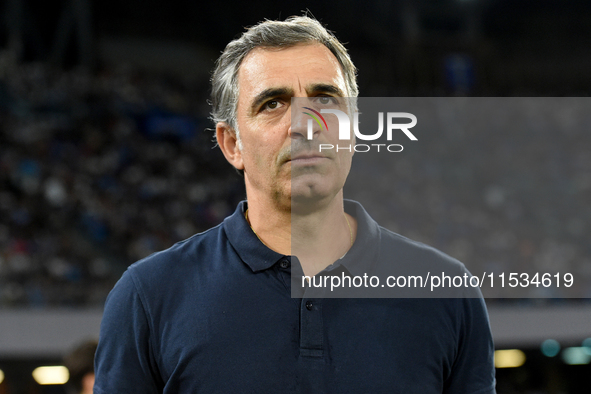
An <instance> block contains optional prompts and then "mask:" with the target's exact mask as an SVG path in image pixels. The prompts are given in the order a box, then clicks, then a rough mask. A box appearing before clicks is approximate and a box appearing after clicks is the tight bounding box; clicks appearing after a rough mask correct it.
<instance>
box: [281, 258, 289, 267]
mask: <svg viewBox="0 0 591 394" xmlns="http://www.w3.org/2000/svg"><path fill="white" fill-rule="evenodd" d="M279 266H280V267H281V268H283V269H285V268H287V267H289V261H287V260H281V262H280V263H279Z"/></svg>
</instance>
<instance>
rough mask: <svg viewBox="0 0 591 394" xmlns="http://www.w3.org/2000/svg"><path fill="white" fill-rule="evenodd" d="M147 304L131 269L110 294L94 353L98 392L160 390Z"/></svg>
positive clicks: (99, 393) (102, 393) (148, 391)
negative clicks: (144, 303)
mask: <svg viewBox="0 0 591 394" xmlns="http://www.w3.org/2000/svg"><path fill="white" fill-rule="evenodd" d="M158 376H159V374H158V373H157V366H156V362H155V360H154V357H153V352H152V348H151V346H150V329H149V323H148V318H147V314H146V309H145V306H144V305H143V303H142V300H141V297H140V295H139V294H138V291H137V288H136V286H135V284H134V280H133V277H132V274H131V272H130V271H129V270H128V271H126V272H125V273H124V274H123V276H122V277H121V279H120V280H119V281H118V282H117V284H116V285H115V287H114V288H113V290H112V291H111V292H110V293H109V296H108V297H107V301H106V303H105V311H104V314H103V319H102V322H101V329H100V336H99V344H98V348H97V352H96V356H95V385H94V393H95V394H114V393H126V394H133V393H138V394H140V393H141V394H152V393H161V392H162V389H161V387H162V384H161V383H160V382H159V380H160V379H159V378H158Z"/></svg>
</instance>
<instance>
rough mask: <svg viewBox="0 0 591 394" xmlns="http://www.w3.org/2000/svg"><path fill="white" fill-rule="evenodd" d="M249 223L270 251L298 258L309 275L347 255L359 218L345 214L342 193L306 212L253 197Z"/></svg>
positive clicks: (250, 205)
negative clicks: (356, 219)
mask: <svg viewBox="0 0 591 394" xmlns="http://www.w3.org/2000/svg"><path fill="white" fill-rule="evenodd" d="M248 221H249V223H250V226H251V227H252V229H253V231H254V232H255V233H256V235H257V236H258V237H259V239H260V240H261V242H263V243H264V244H265V245H266V246H267V247H268V248H270V249H272V250H274V251H276V252H278V253H281V254H286V255H294V256H297V257H298V259H299V260H300V262H301V264H302V268H303V270H304V274H305V275H308V276H312V275H315V274H317V273H318V272H320V271H322V270H323V269H324V268H326V267H327V266H328V265H330V264H332V263H334V262H335V261H336V260H338V259H339V258H341V257H342V256H343V255H345V254H346V253H347V251H348V250H349V249H350V248H351V246H352V241H353V240H354V239H355V234H356V229H357V222H356V221H355V219H354V218H353V217H351V216H350V215H347V214H345V211H344V206H343V197H342V191H340V192H339V193H338V194H337V196H335V198H333V199H332V200H331V201H330V202H329V203H328V204H325V205H323V206H321V207H317V209H306V210H305V211H303V210H299V209H293V210H292V209H291V207H290V206H288V207H284V208H281V207H277V205H275V204H273V203H269V202H268V201H260V200H258V199H256V198H250V197H249V199H248Z"/></svg>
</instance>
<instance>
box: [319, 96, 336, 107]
mask: <svg viewBox="0 0 591 394" xmlns="http://www.w3.org/2000/svg"><path fill="white" fill-rule="evenodd" d="M314 102H316V104H318V105H335V104H337V103H338V100H337V99H336V98H335V97H331V96H318V97H316V98H315V99H314Z"/></svg>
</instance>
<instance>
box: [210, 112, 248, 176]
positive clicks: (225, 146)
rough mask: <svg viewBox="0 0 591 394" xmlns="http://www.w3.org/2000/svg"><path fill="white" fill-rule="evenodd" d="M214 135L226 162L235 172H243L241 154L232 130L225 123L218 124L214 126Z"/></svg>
mask: <svg viewBox="0 0 591 394" xmlns="http://www.w3.org/2000/svg"><path fill="white" fill-rule="evenodd" d="M215 135H216V139H217V141H218V145H219V146H220V149H221V150H222V153H223V154H224V156H225V157H226V160H228V162H229V163H230V164H232V165H233V166H234V167H235V168H236V169H237V170H244V162H243V161H242V152H241V151H240V148H239V147H238V140H237V138H236V132H235V131H234V129H233V128H231V127H230V125H228V124H227V123H226V122H219V123H218V124H216V126H215Z"/></svg>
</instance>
